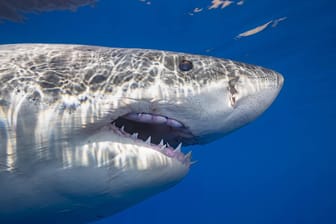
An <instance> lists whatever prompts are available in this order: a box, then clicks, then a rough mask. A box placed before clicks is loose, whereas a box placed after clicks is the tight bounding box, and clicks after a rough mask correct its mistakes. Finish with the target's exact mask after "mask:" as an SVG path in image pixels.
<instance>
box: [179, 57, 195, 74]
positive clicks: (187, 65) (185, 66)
mask: <svg viewBox="0 0 336 224" xmlns="http://www.w3.org/2000/svg"><path fill="white" fill-rule="evenodd" d="M192 68H193V64H192V62H191V61H188V60H185V59H183V60H182V61H181V62H180V64H179V69H180V70H181V71H182V72H186V71H190V70H191V69H192Z"/></svg>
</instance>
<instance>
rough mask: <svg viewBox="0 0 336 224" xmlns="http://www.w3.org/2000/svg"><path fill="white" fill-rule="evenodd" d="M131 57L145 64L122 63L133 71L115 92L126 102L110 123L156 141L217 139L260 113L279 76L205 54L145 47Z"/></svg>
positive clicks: (279, 81) (279, 84)
mask: <svg viewBox="0 0 336 224" xmlns="http://www.w3.org/2000/svg"><path fill="white" fill-rule="evenodd" d="M135 52H137V51H135ZM133 57H135V58H136V60H138V61H141V64H142V65H145V66H142V67H137V68H134V67H132V64H129V65H127V66H129V68H127V69H130V70H135V71H136V73H135V75H134V76H132V77H128V81H127V82H124V83H123V84H122V88H121V91H124V92H120V93H119V94H118V95H120V96H122V98H123V99H127V101H128V103H126V105H127V106H126V107H125V108H124V109H125V112H123V114H122V116H120V117H118V119H116V120H114V123H115V124H116V125H117V126H118V127H124V130H126V131H127V132H128V133H138V136H139V138H141V139H143V140H146V139H147V138H148V137H149V136H150V137H151V140H152V141H153V142H154V143H156V144H159V142H162V141H161V140H163V142H167V143H168V144H169V145H170V146H177V145H178V144H179V143H182V144H183V145H190V144H204V143H208V142H210V141H213V140H215V139H217V138H220V137H222V136H224V135H225V134H227V133H229V132H231V131H233V130H235V129H237V128H240V127H242V126H244V125H245V124H247V123H249V122H251V121H253V120H254V119H255V118H257V117H258V116H259V115H260V114H262V113H263V112H264V111H265V110H266V109H267V108H268V107H269V106H270V104H271V103H272V102H273V101H274V99H275V98H276V96H277V95H278V93H279V91H280V89H281V88H282V85H283V80H284V79H283V77H282V75H280V74H279V73H277V72H275V71H272V70H269V69H265V68H262V67H260V66H254V65H249V64H244V63H240V62H235V61H232V60H226V59H218V58H214V57H209V56H200V55H190V54H181V53H174V52H162V51H148V52H146V53H144V52H142V53H141V54H140V55H138V56H136V54H135V55H133ZM139 76H141V79H137V78H139ZM119 108H122V107H119Z"/></svg>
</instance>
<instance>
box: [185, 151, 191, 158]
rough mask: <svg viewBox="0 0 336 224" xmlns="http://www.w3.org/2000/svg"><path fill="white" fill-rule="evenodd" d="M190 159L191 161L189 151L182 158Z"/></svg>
mask: <svg viewBox="0 0 336 224" xmlns="http://www.w3.org/2000/svg"><path fill="white" fill-rule="evenodd" d="M190 159H191V151H190V152H188V153H187V154H186V155H185V156H184V160H190Z"/></svg>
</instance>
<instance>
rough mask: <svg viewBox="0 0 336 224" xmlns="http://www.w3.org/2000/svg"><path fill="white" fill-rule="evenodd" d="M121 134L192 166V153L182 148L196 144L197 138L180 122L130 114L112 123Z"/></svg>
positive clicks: (143, 114)
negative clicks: (184, 151) (185, 152)
mask: <svg viewBox="0 0 336 224" xmlns="http://www.w3.org/2000/svg"><path fill="white" fill-rule="evenodd" d="M112 124H113V125H114V126H115V127H116V128H117V129H118V131H119V133H120V134H122V135H124V136H126V137H130V138H133V139H134V140H137V141H141V142H145V143H147V144H149V145H150V146H151V148H153V149H155V150H158V151H160V152H162V153H163V154H165V155H166V156H168V157H173V158H176V159H178V160H179V161H181V162H183V163H185V164H190V163H191V153H187V154H184V153H183V152H182V151H181V146H182V144H183V145H190V144H195V137H194V136H193V134H192V133H191V132H190V130H189V129H188V128H187V127H186V126H185V125H184V124H183V123H182V122H180V121H178V120H175V119H173V118H169V117H166V116H163V115H159V114H151V113H128V114H125V115H123V116H120V117H118V118H117V119H116V120H114V121H112Z"/></svg>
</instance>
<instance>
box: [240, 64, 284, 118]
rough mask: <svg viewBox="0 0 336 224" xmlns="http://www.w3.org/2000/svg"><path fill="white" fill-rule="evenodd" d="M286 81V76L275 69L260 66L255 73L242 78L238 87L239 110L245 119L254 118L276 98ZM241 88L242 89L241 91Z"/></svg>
mask: <svg viewBox="0 0 336 224" xmlns="http://www.w3.org/2000/svg"><path fill="white" fill-rule="evenodd" d="M283 83H284V77H283V76H282V75H281V74H280V73H278V72H275V71H273V70H269V69H265V68H261V67H258V68H257V69H256V70H255V71H254V74H253V75H250V76H246V77H245V79H244V78H242V82H241V86H240V88H239V89H238V94H239V93H240V94H241V95H240V96H239V97H238V98H239V100H238V101H237V105H236V106H237V107H236V109H237V112H238V114H240V115H241V116H243V117H245V119H246V120H245V121H247V123H249V121H252V120H254V119H255V118H256V117H258V116H259V115H260V114H262V113H263V112H264V111H265V110H266V109H267V108H268V107H269V106H270V105H271V104H272V103H273V101H274V100H275V99H276V97H277V96H278V94H279V92H280V90H281V88H282V86H283ZM239 90H240V91H239Z"/></svg>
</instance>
